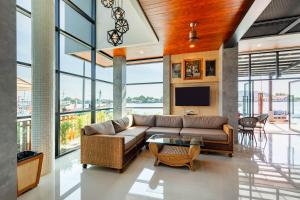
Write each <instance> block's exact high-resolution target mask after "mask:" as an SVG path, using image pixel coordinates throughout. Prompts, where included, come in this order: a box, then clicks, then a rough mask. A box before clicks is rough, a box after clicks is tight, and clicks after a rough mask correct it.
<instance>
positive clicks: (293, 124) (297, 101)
mask: <svg viewBox="0 0 300 200" xmlns="http://www.w3.org/2000/svg"><path fill="white" fill-rule="evenodd" d="M289 118H290V120H289V126H290V129H291V130H293V131H297V132H300V81H291V82H289Z"/></svg>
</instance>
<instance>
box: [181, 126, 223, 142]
mask: <svg viewBox="0 0 300 200" xmlns="http://www.w3.org/2000/svg"><path fill="white" fill-rule="evenodd" d="M180 135H183V136H202V138H203V140H215V141H227V137H228V136H227V134H226V133H225V132H224V131H223V130H219V129H197V128H183V129H182V130H181V131H180Z"/></svg>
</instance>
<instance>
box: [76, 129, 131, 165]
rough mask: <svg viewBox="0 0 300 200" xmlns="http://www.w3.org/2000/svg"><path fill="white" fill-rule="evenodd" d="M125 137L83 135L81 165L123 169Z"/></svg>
mask: <svg viewBox="0 0 300 200" xmlns="http://www.w3.org/2000/svg"><path fill="white" fill-rule="evenodd" d="M124 149H125V144H124V137H121V136H113V135H90V136H87V135H84V134H81V163H82V164H93V165H98V166H104V167H111V168H115V169H122V168H123V158H124Z"/></svg>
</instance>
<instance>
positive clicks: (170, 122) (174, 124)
mask: <svg viewBox="0 0 300 200" xmlns="http://www.w3.org/2000/svg"><path fill="white" fill-rule="evenodd" d="M156 126H157V127H170V128H182V117H181V116H172V115H156Z"/></svg>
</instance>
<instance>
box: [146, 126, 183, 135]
mask: <svg viewBox="0 0 300 200" xmlns="http://www.w3.org/2000/svg"><path fill="white" fill-rule="evenodd" d="M180 130H181V128H167V127H152V128H149V129H148V130H146V134H147V136H151V135H154V134H166V135H179V133H180Z"/></svg>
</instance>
